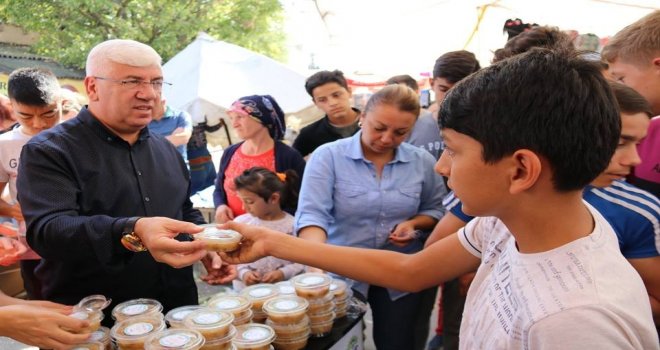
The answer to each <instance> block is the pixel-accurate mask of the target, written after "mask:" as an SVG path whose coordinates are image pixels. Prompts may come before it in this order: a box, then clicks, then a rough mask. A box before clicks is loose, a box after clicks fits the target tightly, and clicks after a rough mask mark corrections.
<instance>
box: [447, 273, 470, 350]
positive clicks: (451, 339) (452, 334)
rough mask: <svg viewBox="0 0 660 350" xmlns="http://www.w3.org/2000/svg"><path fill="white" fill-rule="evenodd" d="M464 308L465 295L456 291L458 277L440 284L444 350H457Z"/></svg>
mask: <svg viewBox="0 0 660 350" xmlns="http://www.w3.org/2000/svg"><path fill="white" fill-rule="evenodd" d="M464 308H465V297H464V296H462V295H461V294H460V293H459V291H458V279H454V280H451V281H448V282H445V284H444V285H443V286H442V310H443V312H444V313H443V317H442V322H443V324H444V327H443V330H442V334H443V338H442V340H443V346H444V349H445V350H458V337H459V331H460V329H461V320H462V319H463V309H464Z"/></svg>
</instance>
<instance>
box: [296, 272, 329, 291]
mask: <svg viewBox="0 0 660 350" xmlns="http://www.w3.org/2000/svg"><path fill="white" fill-rule="evenodd" d="M291 282H292V283H293V286H294V287H295V288H300V289H321V288H325V287H329V286H330V283H332V277H330V276H328V275H326V274H323V273H315V272H308V273H303V274H302V275H298V276H296V277H294V278H292V279H291Z"/></svg>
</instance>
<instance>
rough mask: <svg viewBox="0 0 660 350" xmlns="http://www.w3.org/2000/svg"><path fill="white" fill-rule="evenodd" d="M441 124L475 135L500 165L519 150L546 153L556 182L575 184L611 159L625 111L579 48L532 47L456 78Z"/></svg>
mask: <svg viewBox="0 0 660 350" xmlns="http://www.w3.org/2000/svg"><path fill="white" fill-rule="evenodd" d="M439 115H440V123H439V124H440V125H441V127H443V128H450V129H453V130H455V131H457V132H459V133H461V134H465V135H467V136H469V137H471V138H473V139H475V140H477V141H478V142H479V143H481V145H482V146H483V155H482V156H483V159H484V161H485V162H486V163H495V162H497V161H498V160H500V159H502V158H503V157H505V156H507V155H511V154H513V153H514V152H515V151H516V150H519V149H529V150H531V151H533V152H535V153H536V154H538V155H539V156H542V157H543V158H545V159H546V160H547V161H548V162H549V163H550V166H551V168H552V174H553V175H552V181H553V185H554V188H555V189H556V190H557V191H559V192H566V191H573V190H578V189H581V188H583V187H584V186H586V185H587V184H589V183H590V182H591V181H592V180H593V179H594V178H596V176H598V175H599V174H600V173H601V172H602V171H603V170H604V169H605V168H606V167H607V165H608V164H609V162H610V159H611V157H612V154H613V153H614V150H615V149H616V146H617V143H618V140H619V135H620V134H621V117H620V116H619V109H618V107H617V104H616V100H615V99H614V96H613V94H612V90H611V89H610V87H609V85H608V83H607V81H606V80H605V78H604V77H603V75H602V74H601V73H600V71H599V67H598V66H597V65H596V64H594V63H593V62H589V61H586V60H584V59H581V58H579V57H578V55H577V54H576V53H574V52H565V51H554V50H553V51H551V50H548V49H538V48H534V49H532V50H530V51H529V52H527V53H524V54H520V55H517V56H515V57H512V58H510V59H507V60H504V61H502V62H500V63H498V64H494V65H492V66H490V67H487V68H485V69H482V70H481V71H479V72H478V73H475V74H473V75H471V76H470V77H469V78H467V79H465V80H462V81H461V82H459V83H458V84H456V85H455V86H454V87H453V88H452V89H451V90H450V92H449V93H448V94H447V96H446V97H445V100H444V102H443V103H442V105H441V107H440V113H439Z"/></svg>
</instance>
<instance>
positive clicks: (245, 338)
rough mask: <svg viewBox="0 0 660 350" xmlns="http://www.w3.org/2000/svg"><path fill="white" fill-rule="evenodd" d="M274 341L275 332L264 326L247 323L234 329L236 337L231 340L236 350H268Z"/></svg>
mask: <svg viewBox="0 0 660 350" xmlns="http://www.w3.org/2000/svg"><path fill="white" fill-rule="evenodd" d="M273 340H275V331H274V330H273V329H272V328H271V327H269V326H266V325H263V324H256V323H248V324H244V325H242V326H238V327H236V335H235V336H234V339H233V340H232V343H233V344H234V346H236V349H237V350H247V349H249V350H269V349H270V344H271V343H272V342H273Z"/></svg>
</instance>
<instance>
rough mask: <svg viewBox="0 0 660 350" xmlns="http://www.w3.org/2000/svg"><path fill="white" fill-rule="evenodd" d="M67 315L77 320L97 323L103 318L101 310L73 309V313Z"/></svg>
mask: <svg viewBox="0 0 660 350" xmlns="http://www.w3.org/2000/svg"><path fill="white" fill-rule="evenodd" d="M69 316H71V317H73V318H76V319H79V320H84V321H89V323H98V322H101V320H103V316H104V315H103V313H102V312H101V311H88V310H73V313H71V314H70V315H69Z"/></svg>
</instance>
